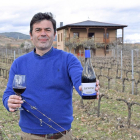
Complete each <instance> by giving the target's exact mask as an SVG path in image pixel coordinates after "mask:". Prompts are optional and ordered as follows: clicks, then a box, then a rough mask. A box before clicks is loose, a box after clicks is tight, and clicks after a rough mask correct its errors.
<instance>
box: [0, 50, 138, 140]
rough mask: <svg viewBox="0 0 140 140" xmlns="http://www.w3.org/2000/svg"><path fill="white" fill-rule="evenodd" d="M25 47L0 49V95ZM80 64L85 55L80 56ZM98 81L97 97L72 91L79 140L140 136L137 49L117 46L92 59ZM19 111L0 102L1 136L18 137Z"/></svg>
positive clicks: (134, 139) (75, 133) (74, 126)
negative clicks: (107, 52)
mask: <svg viewBox="0 0 140 140" xmlns="http://www.w3.org/2000/svg"><path fill="white" fill-rule="evenodd" d="M24 53H25V52H24V51H21V50H18V49H17V50H16V51H15V52H14V51H13V50H5V49H2V50H0V97H1V98H2V95H3V92H4V90H5V88H6V84H7V81H8V74H9V69H10V66H11V64H12V62H13V61H14V59H15V58H17V57H19V56H20V55H22V54H24ZM79 60H80V61H81V63H82V65H83V64H84V58H82V57H79ZM91 62H92V65H93V67H94V70H95V73H96V76H97V79H99V81H100V95H99V99H98V100H92V101H91V100H90V101H87V100H82V99H81V98H80V96H79V95H78V93H77V92H76V91H75V89H74V91H73V109H74V114H73V116H74V122H73V124H72V133H73V136H74V137H75V139H79V140H90V139H91V140H140V119H139V118H140V57H139V49H137V50H133V51H132V50H131V49H125V50H123V51H122V50H121V49H117V50H114V51H113V55H112V57H94V56H92V59H91ZM19 117H20V116H19V112H18V111H16V112H14V113H11V112H7V111H6V109H5V108H4V107H3V105H2V100H1V103H0V140H4V139H5V140H19V139H20V128H19V126H18V120H19Z"/></svg>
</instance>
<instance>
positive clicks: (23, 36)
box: [0, 32, 57, 41]
mask: <svg viewBox="0 0 140 140" xmlns="http://www.w3.org/2000/svg"><path fill="white" fill-rule="evenodd" d="M0 35H2V36H5V37H9V38H11V37H12V38H14V39H30V36H29V35H26V34H23V33H19V32H5V33H0ZM54 41H57V36H55V40H54Z"/></svg>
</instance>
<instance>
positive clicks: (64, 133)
mask: <svg viewBox="0 0 140 140" xmlns="http://www.w3.org/2000/svg"><path fill="white" fill-rule="evenodd" d="M55 34H56V21H55V20H54V19H53V16H52V14H51V13H37V14H36V15H34V17H33V18H32V20H31V22H30V37H31V40H32V42H33V44H34V46H35V49H34V51H32V52H30V53H28V54H25V55H23V56H21V57H19V58H17V59H16V60H15V61H14V62H13V64H12V66H11V69H10V73H9V81H8V84H7V88H6V90H5V92H4V95H3V104H4V106H5V107H6V109H7V110H8V111H10V112H14V111H15V110H16V108H17V107H20V106H21V104H22V108H23V109H24V110H22V111H20V120H19V126H20V127H21V130H22V139H23V140H35V139H36V140H45V139H60V140H71V139H72V134H71V131H70V129H71V123H72V121H73V116H72V115H73V109H72V92H73V85H74V86H75V88H76V90H77V91H78V93H79V94H80V95H81V92H80V91H81V86H80V85H81V74H82V66H81V64H80V62H79V61H78V59H77V58H76V57H75V56H74V55H72V54H71V53H67V52H64V51H62V50H57V49H54V48H53V47H52V43H53V40H54V38H55ZM15 74H21V75H26V90H25V92H24V93H23V94H22V98H23V99H24V100H25V102H23V101H22V99H21V97H19V96H17V95H15V93H14V91H13V89H12V82H13V78H14V75H15ZM98 89H99V87H98V82H97V88H96V90H98Z"/></svg>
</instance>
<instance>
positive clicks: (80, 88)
mask: <svg viewBox="0 0 140 140" xmlns="http://www.w3.org/2000/svg"><path fill="white" fill-rule="evenodd" d="M99 89H100V86H99V80H97V81H96V88H95V90H96V91H97V99H98V96H99ZM79 90H80V91H82V86H79Z"/></svg>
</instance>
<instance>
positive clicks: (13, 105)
mask: <svg viewBox="0 0 140 140" xmlns="http://www.w3.org/2000/svg"><path fill="white" fill-rule="evenodd" d="M22 103H23V101H22V98H21V97H20V96H17V95H11V96H10V97H9V99H8V107H9V111H10V112H14V111H15V110H16V109H17V108H18V107H21V104H22Z"/></svg>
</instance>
